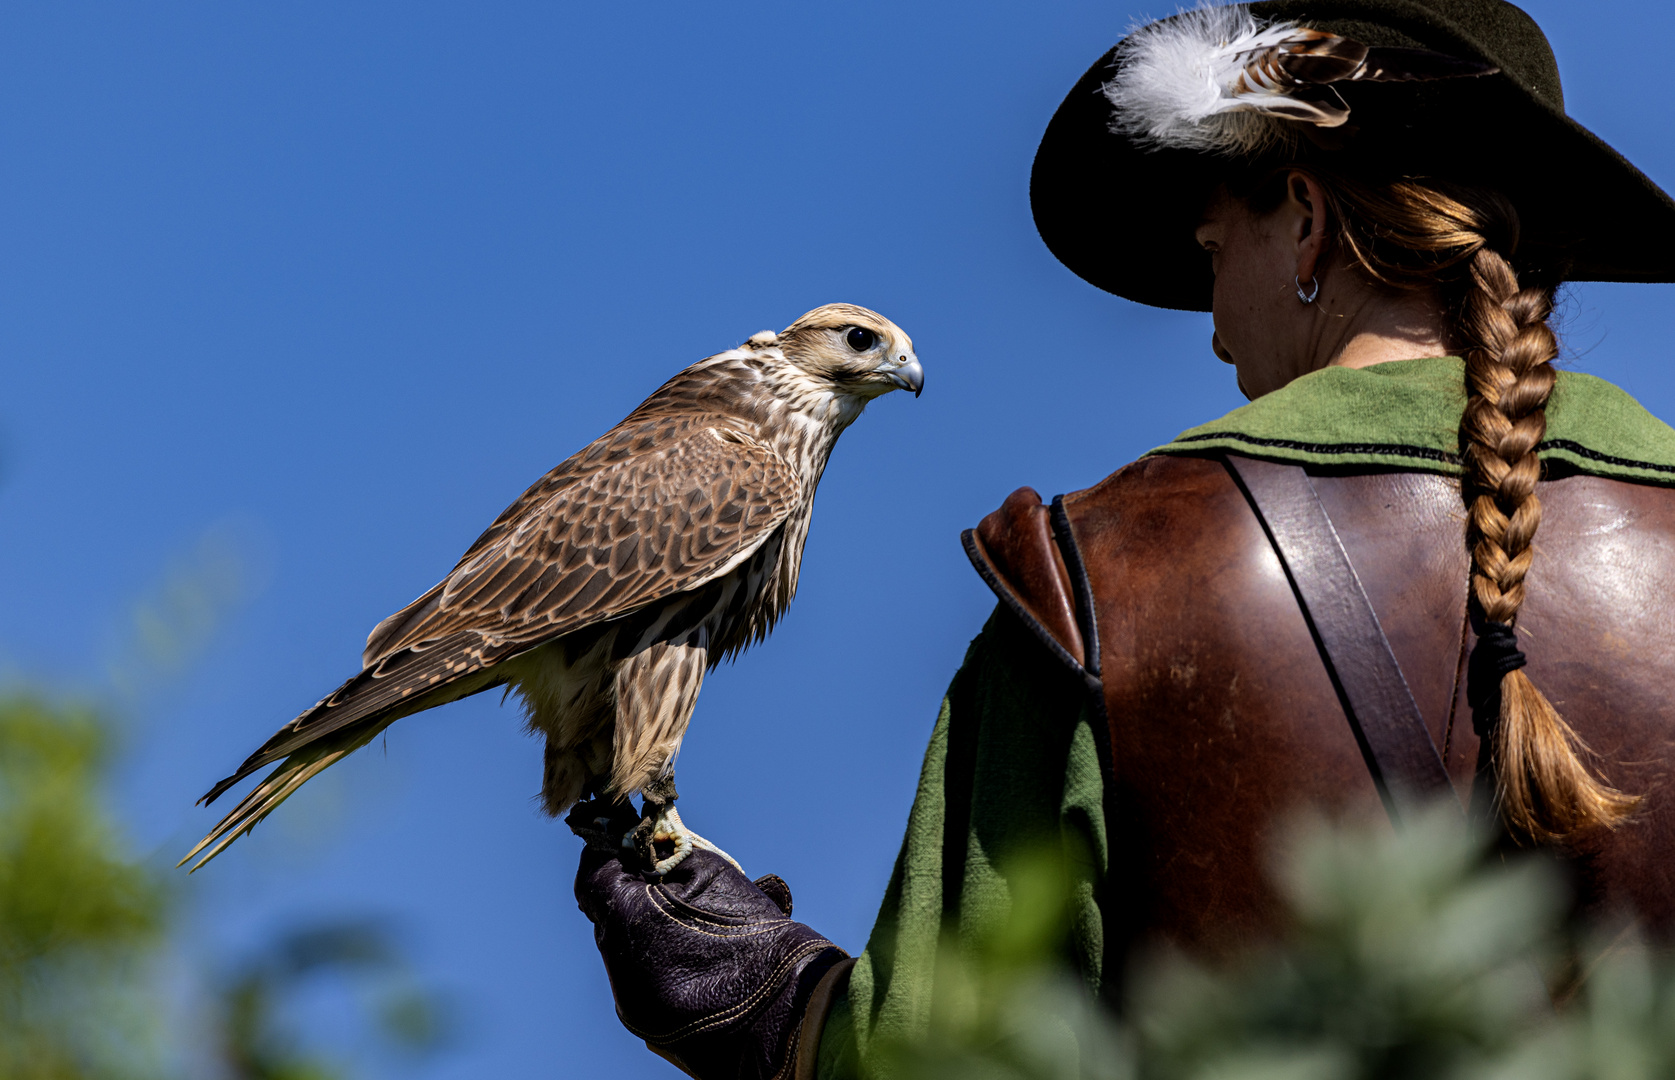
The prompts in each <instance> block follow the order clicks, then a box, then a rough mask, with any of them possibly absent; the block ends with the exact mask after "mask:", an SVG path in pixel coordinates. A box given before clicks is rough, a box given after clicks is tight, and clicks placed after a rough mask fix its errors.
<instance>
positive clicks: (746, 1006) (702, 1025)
mask: <svg viewBox="0 0 1675 1080" xmlns="http://www.w3.org/2000/svg"><path fill="white" fill-rule="evenodd" d="M835 948H837V946H835V945H833V944H832V943H831V942H829V941H827V940H826V939H824V938H820V939H818V940H815V941H809V942H806V943H804V944H803V945H801V946H799V947H798V948H796V949H794V950H792V951H791V952H790V953H789V954H787V955H786V956H785V957H783V958H782V959H781V960H780V961H779V963H778V964H777V965H775V967H774V970H773V971H772V972H771V973H770V974H769V975H768V976H767V978H765V979H764V980H763V981H762V982H761V983H760V984H758V986H757V987H756V989H755V990H754V991H752V992H751V994H750V996H749V997H747V998H745V999H744V1000H743V1001H741V1002H739V1003H737V1004H734V1005H730V1006H728V1007H727V1008H726V1009H723V1010H721V1011H720V1012H714V1013H710V1014H709V1015H707V1016H700V1017H698V1018H697V1019H695V1020H690V1021H688V1022H687V1023H685V1024H682V1025H681V1026H680V1027H678V1028H675V1029H674V1030H673V1031H671V1032H669V1033H668V1034H666V1035H651V1034H647V1033H646V1032H644V1031H642V1030H640V1029H639V1028H636V1027H635V1026H634V1025H632V1024H630V1023H629V1022H628V1021H627V1020H626V1019H623V1021H622V1026H623V1027H626V1028H627V1029H628V1030H629V1031H631V1032H632V1033H633V1034H634V1035H635V1036H637V1037H638V1038H641V1039H644V1040H645V1041H646V1042H650V1043H659V1044H667V1043H674V1042H679V1041H680V1040H681V1039H685V1038H688V1037H690V1036H692V1035H696V1034H697V1033H699V1032H701V1031H708V1030H710V1029H712V1028H717V1027H725V1026H727V1025H728V1024H730V1023H733V1022H735V1021H737V1020H739V1019H740V1018H741V1017H743V1016H748V1015H749V1014H750V1012H751V1010H752V1009H754V1008H755V1007H756V1004H757V999H759V998H762V997H763V996H765V995H768V994H769V993H770V992H772V991H776V990H778V989H779V988H780V986H781V984H782V983H784V981H785V979H786V977H787V976H788V975H789V973H790V972H789V969H790V968H793V967H795V966H796V964H797V961H798V960H800V959H802V958H803V956H804V955H806V954H808V953H810V952H822V951H824V950H826V949H835ZM617 1015H618V1017H619V1018H621V1016H622V1014H621V1013H620V1012H619V1013H618V1014H617Z"/></svg>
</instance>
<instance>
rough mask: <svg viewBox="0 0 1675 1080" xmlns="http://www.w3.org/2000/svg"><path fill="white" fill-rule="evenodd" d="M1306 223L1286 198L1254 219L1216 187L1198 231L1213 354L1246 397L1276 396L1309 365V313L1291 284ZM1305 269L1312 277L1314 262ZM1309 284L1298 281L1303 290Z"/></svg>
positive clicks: (1308, 214)
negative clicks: (1211, 282)
mask: <svg viewBox="0 0 1675 1080" xmlns="http://www.w3.org/2000/svg"><path fill="white" fill-rule="evenodd" d="M1304 198H1305V199H1306V198H1307V194H1305V195H1304ZM1300 209H1301V210H1302V211H1303V212H1301V213H1300V212H1299V210H1300ZM1313 217H1314V214H1313V213H1312V209H1310V208H1308V207H1307V204H1306V203H1305V204H1304V206H1303V207H1299V204H1298V200H1297V198H1296V193H1294V192H1291V191H1288V192H1287V197H1286V198H1285V199H1284V200H1282V201H1281V202H1280V204H1279V206H1277V207H1276V208H1275V209H1274V210H1272V211H1270V212H1268V213H1266V214H1260V215H1259V214H1257V213H1255V212H1254V211H1252V210H1251V208H1250V206H1249V205H1248V204H1247V203H1246V202H1245V201H1244V200H1242V199H1238V198H1234V197H1233V196H1231V195H1229V194H1228V193H1227V190H1226V188H1218V189H1216V192H1215V194H1214V195H1212V196H1210V202H1209V205H1208V206H1207V207H1205V210H1204V217H1203V220H1202V222H1201V224H1200V225H1199V226H1198V231H1197V237H1198V243H1199V244H1200V245H1202V246H1203V248H1204V250H1205V251H1207V252H1209V254H1210V266H1211V268H1212V269H1213V270H1214V272H1215V279H1216V280H1215V294H1214V301H1213V308H1212V310H1213V312H1214V315H1215V328H1216V329H1215V338H1214V339H1213V341H1212V348H1214V349H1215V353H1216V355H1217V356H1219V357H1221V359H1222V360H1223V361H1225V362H1226V363H1229V364H1232V365H1233V366H1234V368H1235V369H1237V371H1238V373H1239V389H1240V390H1242V391H1243V392H1244V395H1245V396H1246V397H1248V398H1253V399H1254V398H1258V397H1261V396H1262V395H1263V394H1266V393H1268V392H1270V391H1273V390H1278V389H1279V388H1280V387H1282V386H1284V385H1285V384H1286V383H1288V382H1290V381H1291V380H1292V379H1295V378H1297V377H1298V376H1300V375H1306V374H1307V373H1308V372H1309V371H1310V370H1311V369H1312V367H1313V366H1314V365H1313V364H1312V362H1311V361H1312V359H1313V353H1314V351H1315V350H1314V348H1313V345H1314V342H1313V341H1311V340H1310V339H1311V337H1312V336H1313V331H1314V322H1315V320H1314V318H1313V317H1312V316H1313V315H1314V314H1315V313H1314V312H1313V311H1312V310H1311V308H1310V306H1309V305H1306V304H1304V303H1303V302H1302V301H1301V300H1299V299H1298V296H1297V284H1296V282H1295V281H1294V278H1295V277H1296V276H1297V271H1298V268H1299V261H1300V257H1301V256H1304V255H1307V254H1308V252H1307V250H1306V249H1307V248H1308V247H1309V246H1310V241H1311V239H1312V237H1311V234H1313V233H1314V231H1315V230H1314V228H1313V220H1312V219H1313ZM1306 262H1307V264H1308V268H1309V269H1311V270H1312V268H1313V264H1314V262H1315V258H1314V257H1313V256H1310V257H1308V258H1307V259H1306ZM1312 277H1313V275H1312V273H1311V274H1309V275H1307V276H1306V277H1305V280H1304V281H1303V287H1304V288H1305V289H1306V288H1308V286H1309V280H1308V279H1309V278H1312Z"/></svg>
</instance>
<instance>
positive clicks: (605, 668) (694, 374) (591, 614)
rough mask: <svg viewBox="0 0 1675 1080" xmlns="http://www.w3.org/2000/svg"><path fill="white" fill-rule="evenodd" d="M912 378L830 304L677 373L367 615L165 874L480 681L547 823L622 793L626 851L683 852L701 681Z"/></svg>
mask: <svg viewBox="0 0 1675 1080" xmlns="http://www.w3.org/2000/svg"><path fill="white" fill-rule="evenodd" d="M923 385H924V371H923V369H922V368H921V367H920V365H919V360H918V357H917V356H916V355H915V354H914V351H913V342H912V341H911V340H910V339H909V338H908V336H907V335H906V334H904V333H903V332H902V331H901V329H900V328H899V327H897V326H896V325H895V324H894V323H892V322H891V321H890V320H888V319H886V318H884V317H883V316H881V315H879V314H877V313H876V312H872V311H868V310H867V309H866V308H862V307H855V306H853V305H849V304H828V305H826V306H825V307H820V308H816V309H815V310H813V311H811V312H809V313H808V314H806V315H804V316H803V317H802V318H800V319H798V320H797V321H796V322H794V323H792V324H791V325H790V326H788V327H786V329H785V330H784V331H783V332H781V333H779V334H775V333H772V332H771V331H763V332H762V333H759V334H756V335H755V336H753V337H751V338H750V339H749V340H748V341H746V342H745V343H744V344H743V345H741V346H740V347H738V348H736V349H729V350H728V351H726V352H723V353H718V354H717V355H715V356H711V357H709V358H708V359H705V360H700V361H698V362H697V363H696V364H693V365H692V366H691V367H688V368H687V369H686V370H684V371H682V372H681V373H680V374H678V375H676V376H675V377H674V378H672V379H670V380H669V381H668V382H666V383H664V384H663V386H662V387H661V388H660V389H659V390H658V391H657V392H656V393H654V394H652V395H651V397H649V398H647V399H646V400H645V402H644V403H642V404H641V405H640V406H639V408H637V409H635V410H634V411H633V412H632V413H630V414H629V415H628V417H627V418H626V419H625V420H623V421H622V422H621V423H620V424H618V425H616V427H614V428H612V429H611V430H610V431H608V432H606V433H605V434H604V435H602V436H600V437H599V438H598V439H596V440H594V441H593V443H591V444H590V445H588V446H587V447H585V448H584V449H583V450H582V451H581V452H579V453H577V454H576V455H574V456H573V457H571V458H569V459H568V460H566V461H565V462H564V463H562V464H561V465H559V466H558V467H557V468H555V469H553V470H552V471H551V472H549V473H547V475H546V476H544V477H542V478H541V479H540V480H539V481H538V482H537V483H536V484H535V485H534V486H533V487H531V488H530V489H529V490H528V491H526V492H524V493H523V495H522V496H521V497H519V498H518V500H517V501H516V502H514V503H512V505H511V506H509V507H507V508H506V510H505V512H504V513H502V514H501V515H500V516H499V517H498V518H497V519H495V522H494V524H492V525H490V526H489V528H488V531H486V532H485V533H483V535H482V536H480V537H478V538H477V542H476V543H474V544H472V545H471V547H470V549H469V550H467V551H466V553H465V555H464V556H463V557H462V558H461V559H460V561H459V563H458V565H456V566H455V567H454V569H453V571H452V572H451V573H449V574H448V576H447V577H445V578H443V579H442V581H441V582H439V583H438V584H437V585H436V586H435V587H434V588H432V589H430V590H429V591H428V592H426V593H425V594H424V595H423V596H421V597H419V598H418V599H417V600H415V601H413V602H412V603H411V604H408V605H407V606H406V607H404V608H402V609H401V610H400V611H398V612H396V613H395V614H394V615H391V616H390V617H389V618H387V619H385V620H384V621H383V622H381V623H379V624H378V625H377V626H375V627H374V628H373V630H372V633H371V635H370V636H369V637H368V638H367V642H366V650H365V652H364V653H363V654H362V658H361V659H362V665H363V666H362V670H361V671H360V673H359V674H357V675H355V676H354V677H353V678H351V679H349V681H347V682H345V683H344V684H343V685H342V686H340V687H338V688H337V689H336V690H334V691H333V692H332V693H331V694H330V695H328V696H327V697H326V698H325V699H323V700H322V701H320V702H319V703H318V704H316V705H315V706H314V707H313V708H311V709H309V710H307V711H306V712H304V713H303V714H302V715H301V716H298V717H297V718H296V719H295V720H292V721H291V722H290V723H288V724H286V725H285V726H284V727H282V728H280V729H279V731H278V732H277V733H276V734H275V735H274V736H273V737H272V738H271V739H269V740H268V741H267V742H266V743H264V744H263V745H262V746H261V748H260V749H258V750H257V751H256V752H255V753H254V754H252V755H250V757H249V759H248V760H246V761H245V762H244V764H243V765H240V766H239V768H238V771H237V772H235V773H233V775H231V776H229V777H227V778H226V779H225V780H222V781H221V782H220V783H218V784H216V785H215V786H214V787H213V788H211V789H210V791H209V793H208V794H207V795H205V796H204V797H203V799H202V800H201V801H202V802H204V803H211V802H214V801H215V800H216V799H217V798H219V797H220V796H221V795H222V794H223V793H225V792H226V791H227V790H228V789H229V788H231V787H232V786H233V785H235V784H237V783H238V782H239V781H241V780H243V779H244V778H245V777H247V776H250V775H251V774H252V773H255V772H257V771H258V770H260V769H263V768H265V767H266V766H268V765H271V764H274V763H275V762H277V763H278V767H277V768H275V769H274V770H273V771H272V772H270V773H269V774H268V775H267V776H265V777H263V778H262V780H261V781H260V782H259V783H258V784H257V785H256V787H255V788H254V789H252V790H251V791H250V793H249V794H247V795H246V796H245V797H244V798H243V799H242V800H241V801H240V802H239V803H238V805H237V806H235V807H234V808H233V809H232V811H231V812H230V813H229V814H227V816H226V817H225V818H223V819H222V820H221V822H220V823H219V824H218V825H216V826H215V828H214V829H213V830H212V831H211V832H210V833H209V835H208V836H206V837H204V839H203V840H202V841H200V842H199V843H198V845H197V846H196V847H195V848H193V849H192V851H191V852H190V853H188V855H187V856H186V859H182V860H181V862H183V863H184V862H185V861H186V860H187V859H191V858H192V857H193V856H194V855H197V854H198V853H200V852H204V851H205V850H206V849H208V850H207V853H206V854H204V855H203V857H202V859H200V860H199V862H198V863H197V864H196V865H195V866H194V867H193V869H194V870H196V869H197V868H198V867H200V866H202V865H203V864H204V863H206V862H208V861H209V860H210V859H212V858H214V857H215V856H216V855H218V854H220V853H221V852H222V851H223V850H224V849H225V848H226V847H227V845H228V844H230V843H232V842H233V841H234V840H235V839H237V838H238V837H239V836H242V835H243V834H244V833H247V832H249V831H250V830H251V829H252V828H253V827H254V826H255V825H256V823H257V822H259V821H261V820H262V818H264V817H266V816H267V815H268V814H269V813H271V812H272V811H273V809H274V808H275V807H277V806H278V805H279V804H280V803H282V802H284V801H285V799H287V798H288V797H290V795H291V794H292V793H293V792H295V791H296V790H297V788H299V787H300V786H302V784H303V783H305V782H306V781H307V780H309V779H310V778H311V777H313V776H315V775H317V774H318V773H319V772H320V771H321V770H323V769H325V768H326V767H328V766H330V765H331V764H333V763H334V762H336V761H338V760H340V759H341V758H343V757H344V756H346V755H348V754H350V753H352V752H354V751H355V750H357V749H359V748H360V747H362V746H365V745H366V744H367V743H368V742H370V741H371V740H372V739H373V738H374V737H375V736H376V735H378V733H379V732H381V731H383V730H384V729H385V728H387V727H388V726H389V725H390V724H392V723H393V722H395V721H396V720H399V719H400V718H402V717H404V716H409V715H412V714H413V713H416V712H420V711H422V710H424V709H430V708H434V707H436V706H438V705H443V704H446V703H448V702H450V701H457V700H459V699H460V698H463V697H467V696H469V695H471V694H476V693H480V692H482V691H484V690H488V689H490V688H492V687H498V686H505V687H508V688H509V690H510V691H511V692H515V693H516V694H517V695H518V697H519V698H520V699H521V701H522V704H523V706H524V709H525V711H526V714H527V717H528V723H529V727H530V730H531V731H532V732H537V733H540V734H542V735H544V736H545V737H546V760H545V768H544V770H543V776H542V783H541V798H542V804H543V806H544V808H545V809H546V811H547V812H548V813H549V814H552V815H554V816H556V815H558V814H561V813H563V812H564V811H565V810H566V809H567V808H568V807H570V806H571V805H572V804H574V803H576V802H577V801H578V800H580V799H583V798H587V797H599V798H602V799H606V800H612V801H616V800H622V799H626V798H628V797H629V796H631V795H634V794H640V795H642V796H643V798H644V800H645V807H646V810H645V812H646V815H647V820H646V822H645V823H644V826H643V828H642V829H641V830H639V831H638V832H639V837H638V841H637V843H638V844H639V845H640V846H641V849H642V852H643V853H644V854H646V856H647V857H648V859H650V860H651V861H653V862H657V861H658V859H657V854H656V852H655V850H654V849H652V848H651V847H650V846H649V843H650V842H649V839H648V837H649V836H650V835H651V834H652V833H656V834H657V835H659V836H666V837H668V838H671V839H672V840H673V842H674V843H675V845H676V851H675V853H674V854H673V855H671V856H668V857H666V858H664V859H663V860H662V863H661V865H662V866H663V867H664V868H667V866H669V865H672V864H673V861H675V860H678V858H679V857H681V856H682V855H684V853H685V851H687V850H689V849H690V845H691V843H692V842H694V841H696V842H699V843H702V841H701V840H700V839H699V838H697V837H696V836H694V835H693V834H691V833H690V832H689V831H688V830H686V829H685V827H684V826H683V825H682V824H681V823H680V820H679V816H678V815H677V814H676V813H675V811H674V807H673V806H672V805H670V804H672V802H673V800H674V786H673V767H674V759H675V755H676V752H677V751H678V750H679V749H680V744H681V738H682V737H683V736H684V735H685V734H686V727H687V723H688V721H689V720H690V719H691V717H692V710H693V707H694V706H695V705H696V703H697V699H698V690H699V688H700V687H701V686H702V684H703V680H704V674H705V673H706V672H707V671H708V670H709V669H710V668H713V667H714V666H715V665H716V664H718V663H720V662H721V660H723V659H724V658H726V657H727V656H729V655H731V654H733V653H735V652H737V651H739V650H741V649H743V648H745V647H746V646H748V645H750V644H752V643H753V642H757V641H760V640H762V639H763V638H765V637H766V636H767V634H768V632H769V631H770V630H771V629H772V628H773V625H774V623H775V621H776V620H778V618H779V617H780V615H781V614H782V613H783V612H784V611H785V609H786V607H787V605H789V604H790V602H791V598H792V596H793V595H794V594H795V593H796V590H797V574H798V568H799V566H800V565H801V562H802V553H803V542H804V540H805V539H807V537H808V526H809V516H810V512H811V511H812V509H813V505H814V490H815V487H816V486H817V485H818V484H819V482H820V475H821V472H822V471H823V470H824V469H825V467H826V461H827V459H828V457H829V456H830V455H831V452H832V447H833V446H834V445H835V444H836V442H837V437H838V436H839V435H840V434H842V433H843V430H844V429H845V428H847V427H848V426H849V425H850V424H851V423H853V422H854V420H855V419H856V417H858V416H860V414H861V411H862V410H863V409H864V408H866V405H867V403H868V402H869V401H871V400H872V399H874V398H876V397H879V396H881V395H883V394H887V393H889V392H890V391H891V390H895V389H905V390H911V391H913V393H914V395H915V396H917V395H918V393H919V391H920V389H921V388H922V387H923Z"/></svg>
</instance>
